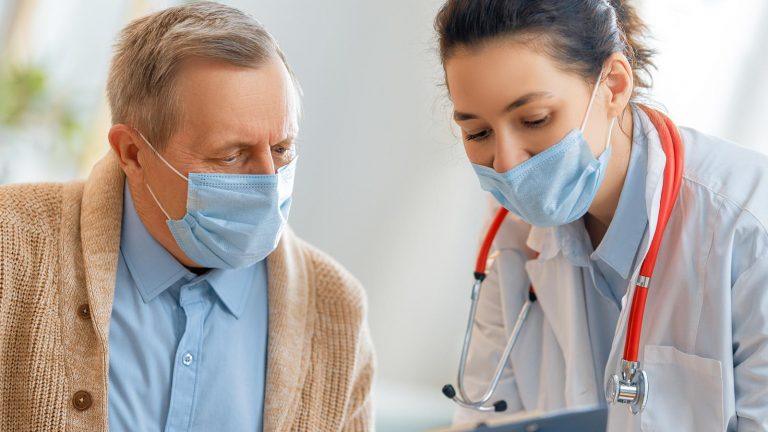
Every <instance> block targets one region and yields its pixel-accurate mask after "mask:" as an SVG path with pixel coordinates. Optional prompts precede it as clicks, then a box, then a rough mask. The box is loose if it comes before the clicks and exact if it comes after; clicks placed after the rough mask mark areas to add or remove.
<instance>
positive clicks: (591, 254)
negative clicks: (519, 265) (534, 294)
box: [527, 106, 648, 279]
mask: <svg viewBox="0 0 768 432" xmlns="http://www.w3.org/2000/svg"><path fill="white" fill-rule="evenodd" d="M632 115H633V119H634V123H633V131H632V135H633V137H632V151H631V153H630V158H629V167H628V169H627V177H626V179H625V180H624V186H623V187H622V190H621V196H620V198H619V204H618V206H617V208H616V213H615V214H614V217H613V220H612V221H611V224H610V225H609V227H608V231H607V232H606V235H605V237H603V240H602V241H601V242H600V245H598V247H597V250H595V251H593V249H592V243H591V240H590V238H589V234H588V233H587V231H586V228H585V227H584V221H583V219H578V220H575V221H573V222H571V223H569V224H566V225H561V226H558V227H548V228H539V227H531V231H530V234H529V236H528V240H527V245H528V247H529V248H531V249H533V250H535V251H538V252H539V253H540V254H539V259H543V260H546V259H550V258H553V257H554V256H555V255H557V254H558V253H562V254H563V256H564V257H565V258H566V259H568V261H569V262H570V263H571V264H572V265H574V266H579V267H587V266H589V260H590V258H591V259H592V260H597V259H600V260H603V261H604V262H605V263H606V264H607V265H608V266H610V267H611V268H612V269H613V270H615V271H616V272H617V273H618V274H620V275H621V276H622V277H623V278H624V279H627V278H628V277H629V273H630V271H631V269H632V264H633V263H634V259H635V256H636V255H637V252H638V250H639V249H640V245H641V243H642V241H643V236H644V234H645V230H646V227H647V226H648V214H647V211H646V203H645V188H646V173H647V170H648V169H647V165H648V148H647V146H648V137H647V135H646V133H645V127H644V123H643V120H644V119H643V118H642V117H641V116H644V114H643V113H642V112H641V110H640V109H639V108H637V107H634V106H633V107H632Z"/></svg>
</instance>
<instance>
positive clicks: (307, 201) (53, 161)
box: [0, 0, 768, 432]
mask: <svg viewBox="0 0 768 432" xmlns="http://www.w3.org/2000/svg"><path fill="white" fill-rule="evenodd" d="M177 3H178V2H175V1H160V0H113V1H108V2H104V1H95V0H0V59H2V60H0V73H2V75H0V86H2V87H0V113H7V112H13V113H14V115H13V116H10V118H8V116H5V117H0V182H20V181H42V180H46V181H47V180H67V179H72V178H82V177H84V176H85V175H87V173H88V171H89V170H90V167H91V166H92V164H93V163H94V161H95V160H97V159H98V158H99V157H101V156H102V155H103V154H104V152H105V151H106V149H107V142H106V131H107V130H108V127H109V113H108V110H107V107H106V102H105V98H104V88H105V80H106V73H107V68H108V63H109V58H110V53H111V46H112V43H113V41H114V37H115V35H116V34H117V32H118V31H119V30H120V28H122V26H123V25H125V24H126V23H127V22H128V21H129V20H130V19H131V18H134V17H137V16H140V15H143V14H145V13H147V12H149V11H152V10H157V9H160V8H163V7H166V6H169V5H173V4H177ZM225 3H228V4H231V5H233V6H236V7H239V8H242V9H243V10H246V11H248V12H250V13H252V14H253V15H254V16H256V17H257V18H258V19H259V20H260V21H262V22H263V23H264V24H265V25H266V26H267V27H268V29H269V30H270V31H271V32H272V33H273V34H274V35H275V37H276V38H277V39H278V41H279V42H280V44H281V46H282V47H283V49H284V50H285V52H286V54H287V56H288V60H289V62H290V63H291V65H292V66H293V68H294V69H295V71H296V74H297V75H298V77H299V80H300V81H301V83H302V86H303V88H304V92H305V99H304V112H305V116H304V119H303V122H302V129H301V134H300V139H299V144H300V151H301V153H302V159H301V164H300V167H299V173H298V178H297V185H296V199H295V204H294V207H293V210H292V215H291V223H292V225H293V226H294V229H295V230H296V231H297V232H298V233H299V234H300V235H302V236H303V237H305V238H306V239H307V240H309V241H310V242H312V243H314V244H316V245H317V246H319V247H321V248H322V249H324V250H326V251H328V252H330V253H331V254H332V255H333V256H335V257H336V258H337V259H338V260H339V261H341V262H342V263H343V264H344V265H345V266H347V267H348V268H349V269H350V270H351V271H352V272H353V273H354V274H355V275H357V277H358V278H359V279H360V280H361V281H362V282H363V283H364V285H365V286H366V288H367V291H368V297H369V303H370V324H371V328H372V334H373V338H374V342H375V344H376V349H377V355H378V379H377V385H376V404H377V411H378V430H380V431H382V432H388V431H398V432H400V431H410V430H423V429H425V428H429V427H436V426H440V425H445V424H447V423H448V422H450V417H451V414H452V409H453V407H452V405H451V403H450V402H449V401H448V400H447V399H445V398H444V397H443V396H442V395H441V394H440V387H441V386H442V385H443V384H444V383H446V382H449V381H453V380H454V376H455V370H456V366H457V360H458V354H459V348H460V338H461V336H462V332H463V326H464V320H465V319H466V313H467V307H468V303H469V298H468V297H469V288H470V284H471V270H472V264H473V259H474V255H475V252H476V247H477V243H478V238H479V236H480V232H481V229H482V223H483V220H484V217H485V209H484V204H485V198H484V197H483V195H482V194H481V193H480V191H479V187H478V184H477V180H476V178H475V177H474V174H473V173H472V171H471V169H470V167H469V165H468V164H467V163H466V160H465V157H464V154H463V151H462V148H461V146H460V144H459V143H458V142H457V140H456V138H455V137H454V136H453V134H452V133H451V125H450V122H449V116H450V111H449V106H448V101H447V99H446V97H445V93H444V89H443V87H442V86H441V82H442V71H441V68H440V66H439V64H438V59H437V55H436V45H435V38H434V34H433V30H432V20H433V18H434V14H435V12H436V10H437V8H438V7H439V5H440V4H441V1H439V0H420V1H412V0H389V1H383V2H382V1H359V0H328V1H324V2H316V1H307V0H304V1H299V0H260V1H247V0H231V1H226V2H225ZM637 4H638V5H639V6H640V7H641V8H642V15H643V17H644V18H645V19H646V20H647V21H648V22H649V24H650V26H651V30H652V34H653V35H654V40H652V41H651V43H652V45H653V46H655V47H656V48H657V49H658V51H659V55H658V56H657V58H656V63H657V65H658V71H657V72H656V73H655V74H654V77H655V88H654V89H653V92H652V97H653V99H654V100H655V101H657V102H659V103H661V104H662V105H663V106H665V107H667V109H668V111H669V113H670V115H671V117H672V118H673V119H674V120H676V121H677V122H678V123H679V124H683V125H689V126H693V127H696V128H698V129H701V130H703V131H705V132H708V133H711V134H715V135H719V136H723V137H725V138H728V139H731V140H733V141H736V142H738V143H740V144H742V145H744V146H747V147H751V148H754V149H756V150H759V151H764V152H765V151H768V139H766V136H768V117H767V114H768V102H766V100H768V48H766V46H768V44H767V42H768V2H765V1H764V0H740V1H738V2H735V1H725V0H676V1H672V2H670V1H665V0H645V1H642V2H638V3H637ZM11 67H13V68H15V70H16V73H15V74H11V73H10V72H8V71H9V70H10V68H11ZM21 99H23V100H24V101H27V102H28V103H26V104H24V106H23V107H21V108H19V107H15V108H14V107H13V106H11V107H10V108H9V105H8V104H11V105H13V103H15V102H18V101H19V100H21ZM3 104H5V105H3Z"/></svg>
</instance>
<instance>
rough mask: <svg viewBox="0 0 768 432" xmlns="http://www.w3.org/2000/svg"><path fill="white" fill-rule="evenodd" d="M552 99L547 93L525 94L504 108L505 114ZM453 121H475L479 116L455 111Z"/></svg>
mask: <svg viewBox="0 0 768 432" xmlns="http://www.w3.org/2000/svg"><path fill="white" fill-rule="evenodd" d="M551 97H552V93H550V92H545V91H539V92H531V93H528V94H525V95H523V96H521V97H519V98H517V99H516V100H515V101H514V102H512V103H511V104H509V105H507V107H506V108H504V112H510V111H513V110H516V109H518V108H520V107H521V106H523V105H525V104H528V103H531V102H533V101H535V100H539V99H546V98H551ZM453 119H454V120H455V121H457V122H461V121H467V120H475V119H477V115H475V114H472V113H465V112H460V111H454V113H453Z"/></svg>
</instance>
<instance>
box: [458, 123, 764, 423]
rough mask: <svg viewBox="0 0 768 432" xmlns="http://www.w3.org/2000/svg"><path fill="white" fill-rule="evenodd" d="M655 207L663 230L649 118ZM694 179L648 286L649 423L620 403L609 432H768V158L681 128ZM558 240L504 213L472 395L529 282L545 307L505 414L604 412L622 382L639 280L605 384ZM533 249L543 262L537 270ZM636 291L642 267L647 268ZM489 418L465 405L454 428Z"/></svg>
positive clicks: (470, 372)
mask: <svg viewBox="0 0 768 432" xmlns="http://www.w3.org/2000/svg"><path fill="white" fill-rule="evenodd" d="M640 117H641V118H642V119H643V122H642V127H643V128H644V129H645V131H646V132H647V133H648V134H649V135H648V170H647V172H648V174H647V180H646V194H645V199H646V207H647V208H648V218H649V221H650V223H649V229H648V230H647V232H646V238H645V240H644V241H643V243H642V246H641V254H640V257H644V256H645V254H646V253H647V250H648V243H649V241H648V237H649V233H653V232H654V230H655V227H656V223H657V219H658V209H659V201H660V196H661V187H662V177H663V170H664V165H665V160H666V158H665V156H664V153H663V151H662V149H661V145H660V143H659V138H658V134H657V133H656V130H655V128H654V127H653V126H652V125H651V124H650V122H649V121H648V119H647V117H645V116H644V115H643V116H640ZM681 134H682V137H683V143H684V145H685V152H686V155H685V170H684V178H683V183H682V188H681V191H680V195H679V197H678V199H677V202H676V204H675V208H674V211H673V212H672V216H671V219H670V221H669V225H668V227H667V233H666V235H665V236H664V239H663V242H662V245H661V250H660V253H659V258H658V262H657V264H656V270H655V274H654V277H653V280H652V282H651V287H650V292H649V295H648V301H647V305H646V311H645V319H644V325H643V332H642V338H641V345H640V362H641V365H642V367H643V368H644V369H645V370H646V372H647V373H648V378H649V383H650V392H649V398H648V404H647V407H646V409H645V411H644V412H642V413H641V414H640V415H637V416H633V415H632V414H631V413H630V412H629V409H628V407H627V406H626V405H616V406H611V408H610V410H609V427H608V430H609V431H610V432H625V431H696V432H708V431H723V430H727V431H768V231H767V230H766V227H768V157H765V156H763V155H760V154H757V153H755V152H751V151H749V150H746V149H743V148H740V147H738V146H735V145H733V144H730V143H727V142H724V141H722V140H719V139H717V138H713V137H710V136H706V135H704V134H701V133H699V132H696V131H694V130H690V129H686V128H681ZM558 243H560V242H558V241H556V239H555V237H554V231H553V230H552V229H542V228H535V227H531V226H529V225H527V224H525V223H524V222H522V221H520V220H519V219H516V218H515V217H514V216H508V218H507V220H506V221H505V223H504V224H503V225H502V228H501V230H500V232H499V234H498V236H497V239H496V241H495V245H494V248H495V249H496V250H498V251H499V252H500V255H499V256H498V257H497V258H496V260H495V263H494V264H493V265H492V266H491V268H490V269H489V275H488V279H487V280H486V282H485V284H484V286H483V290H482V293H481V298H480V301H479V305H478V317H477V322H476V326H475V334H474V339H473V346H472V349H471V351H470V356H469V362H468V366H467V374H466V383H467V389H468V390H469V396H471V397H478V396H479V394H480V393H481V392H482V391H484V389H485V388H486V386H487V384H488V380H489V378H490V375H491V373H492V370H493V369H494V368H495V366H496V364H497V361H498V359H499V357H500V353H501V351H502V349H503V346H504V344H505V343H506V340H507V337H508V335H509V333H510V331H511V329H512V326H513V325H514V322H515V319H516V318H517V314H518V312H519V310H520V308H521V306H522V304H523V302H524V301H525V298H526V295H527V291H528V287H529V284H531V283H532V284H533V286H534V287H535V288H536V292H537V295H538V302H537V303H535V304H534V305H533V308H532V309H531V312H530V315H529V317H528V320H527V322H526V323H525V325H524V326H523V329H522V332H521V335H520V338H519V340H518V345H517V346H516V347H515V349H514V350H513V352H512V355H511V358H510V361H509V364H508V367H507V369H506V371H505V374H504V376H503V379H502V382H501V383H500V385H499V390H498V391H497V393H496V395H495V396H494V398H493V400H494V401H495V400H499V399H505V400H506V401H507V403H508V405H509V408H508V410H507V413H513V412H516V411H535V410H544V411H547V410H554V409H562V408H572V407H577V406H584V405H593V404H597V403H599V402H601V401H599V400H598V398H599V397H600V398H602V392H600V391H599V390H598V387H597V386H598V385H600V386H601V387H603V388H604V383H605V382H607V380H608V378H609V377H610V376H611V375H612V374H614V373H617V372H618V371H619V364H620V362H621V357H622V354H623V348H624V338H625V334H626V326H627V319H628V316H629V309H630V307H629V305H631V298H632V295H633V293H634V283H632V284H631V286H629V287H628V290H627V295H626V296H625V297H624V298H623V299H622V305H623V307H622V311H621V314H620V316H619V321H618V325H617V327H616V330H615V336H614V339H613V344H612V348H611V354H610V357H609V360H608V365H607V367H606V369H605V374H604V376H601V377H595V372H594V371H595V369H594V365H593V360H592V351H591V349H590V340H589V334H588V327H587V320H586V307H585V294H584V293H585V291H584V290H585V287H584V284H583V281H582V277H581V274H580V273H579V270H578V269H577V268H575V267H573V266H572V265H571V264H570V262H569V261H568V260H567V259H566V258H565V257H564V256H563V249H564V248H568V247H570V246H569V244H567V242H565V243H566V244H558ZM534 251H538V252H540V255H539V256H538V258H536V259H533V257H534V256H535V255H534ZM637 261H638V262H637V267H636V268H635V269H634V272H633V276H632V278H631V281H634V280H636V278H637V274H638V272H639V265H640V263H641V262H642V259H638V260H637ZM489 415H491V416H493V415H498V414H484V413H478V412H476V411H471V410H467V409H463V408H459V410H458V411H457V412H456V415H455V423H463V422H467V421H475V420H482V419H484V418H487V416H489Z"/></svg>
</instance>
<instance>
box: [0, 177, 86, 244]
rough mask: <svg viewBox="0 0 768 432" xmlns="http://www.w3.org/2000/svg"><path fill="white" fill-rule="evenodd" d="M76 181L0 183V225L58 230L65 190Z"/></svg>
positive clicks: (41, 230)
mask: <svg viewBox="0 0 768 432" xmlns="http://www.w3.org/2000/svg"><path fill="white" fill-rule="evenodd" d="M78 188H79V185H78V184H77V183H27V184H9V185H3V186H0V225H3V226H4V227H5V228H12V229H18V230H26V231H37V232H44V233H53V232H56V231H58V229H59V225H60V222H61V212H62V208H63V207H64V206H65V205H68V204H70V203H67V202H65V199H64V196H65V191H70V192H71V191H73V189H75V190H76V189H78Z"/></svg>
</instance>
